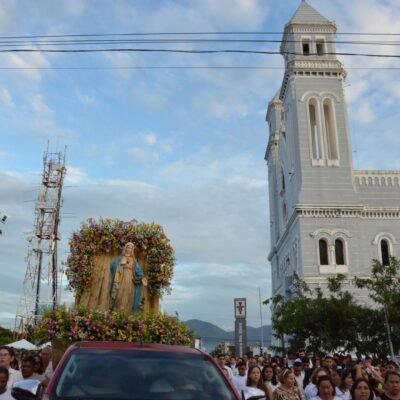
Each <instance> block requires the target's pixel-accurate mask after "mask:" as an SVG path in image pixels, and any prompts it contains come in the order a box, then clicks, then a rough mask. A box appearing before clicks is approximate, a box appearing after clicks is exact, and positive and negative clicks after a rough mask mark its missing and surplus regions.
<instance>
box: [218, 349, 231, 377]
mask: <svg viewBox="0 0 400 400" xmlns="http://www.w3.org/2000/svg"><path fill="white" fill-rule="evenodd" d="M217 361H218V365H219V366H220V367H221V368H222V369H225V370H226V371H227V373H228V377H229V380H232V378H233V372H232V369H231V368H229V367H228V366H227V365H226V358H225V354H219V355H218V357H217Z"/></svg>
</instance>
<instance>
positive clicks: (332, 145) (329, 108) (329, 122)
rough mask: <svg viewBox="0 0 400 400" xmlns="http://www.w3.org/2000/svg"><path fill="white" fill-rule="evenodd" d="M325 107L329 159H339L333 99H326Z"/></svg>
mask: <svg viewBox="0 0 400 400" xmlns="http://www.w3.org/2000/svg"><path fill="white" fill-rule="evenodd" d="M323 108H324V122H325V134H326V146H327V152H328V159H329V160H337V159H338V149H337V135H336V129H335V121H334V114H333V103H332V100H330V99H325V100H324V103H323Z"/></svg>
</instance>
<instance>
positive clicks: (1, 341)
mask: <svg viewBox="0 0 400 400" xmlns="http://www.w3.org/2000/svg"><path fill="white" fill-rule="evenodd" d="M13 341H14V340H13V332H12V331H10V330H9V329H6V328H2V327H0V346H4V345H6V344H8V343H11V342H13Z"/></svg>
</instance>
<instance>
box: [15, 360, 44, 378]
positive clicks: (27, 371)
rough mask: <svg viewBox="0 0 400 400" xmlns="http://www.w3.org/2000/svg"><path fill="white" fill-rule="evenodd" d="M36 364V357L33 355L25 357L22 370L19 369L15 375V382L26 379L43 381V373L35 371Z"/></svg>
mask: <svg viewBox="0 0 400 400" xmlns="http://www.w3.org/2000/svg"><path fill="white" fill-rule="evenodd" d="M34 365H35V358H34V357H32V356H28V357H25V358H24V359H23V360H22V362H21V371H18V372H17V373H16V376H15V380H14V382H20V381H24V380H26V379H37V380H38V381H40V382H42V381H43V379H44V376H43V375H40V374H38V373H36V372H34V371H33V368H34Z"/></svg>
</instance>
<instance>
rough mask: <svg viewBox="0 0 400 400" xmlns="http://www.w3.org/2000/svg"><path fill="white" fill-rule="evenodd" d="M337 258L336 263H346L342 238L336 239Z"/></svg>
mask: <svg viewBox="0 0 400 400" xmlns="http://www.w3.org/2000/svg"><path fill="white" fill-rule="evenodd" d="M335 259H336V265H345V262H344V246H343V242H342V240H340V239H336V240H335Z"/></svg>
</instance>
